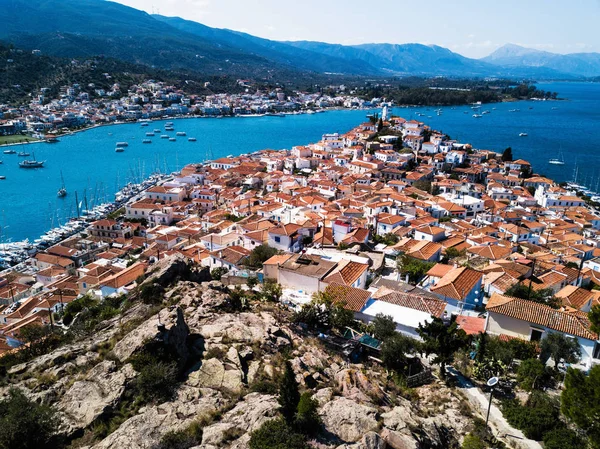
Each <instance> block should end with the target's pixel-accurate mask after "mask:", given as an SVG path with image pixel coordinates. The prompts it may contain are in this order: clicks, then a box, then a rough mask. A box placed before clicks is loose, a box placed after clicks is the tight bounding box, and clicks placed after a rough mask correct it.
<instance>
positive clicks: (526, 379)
mask: <svg viewBox="0 0 600 449" xmlns="http://www.w3.org/2000/svg"><path fill="white" fill-rule="evenodd" d="M546 380H547V376H546V367H545V366H544V364H543V363H542V362H541V361H540V360H539V359H528V360H524V361H523V362H522V363H521V365H519V368H518V369H517V382H518V383H519V386H520V387H521V388H523V389H524V390H527V391H532V390H535V389H539V388H541V387H542V386H543V385H544V384H545V383H546Z"/></svg>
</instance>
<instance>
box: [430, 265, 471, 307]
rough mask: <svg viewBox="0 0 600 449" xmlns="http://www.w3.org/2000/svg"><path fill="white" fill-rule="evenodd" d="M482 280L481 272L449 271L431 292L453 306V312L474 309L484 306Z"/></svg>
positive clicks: (466, 270) (464, 269) (467, 269)
mask: <svg viewBox="0 0 600 449" xmlns="http://www.w3.org/2000/svg"><path fill="white" fill-rule="evenodd" d="M482 280H483V274H482V273H481V272H479V271H476V270H473V269H471V268H467V267H458V268H454V269H452V270H450V271H448V272H447V273H446V274H445V275H444V276H442V278H441V279H440V280H439V281H438V282H437V283H436V284H435V285H434V286H433V287H431V288H430V290H431V292H432V293H435V294H436V295H437V296H438V297H439V298H440V299H443V300H444V301H446V302H447V303H448V304H449V305H451V306H452V307H451V308H450V310H451V311H452V312H456V311H459V310H462V309H463V308H466V309H473V308H475V307H476V306H480V305H482V304H483V288H482Z"/></svg>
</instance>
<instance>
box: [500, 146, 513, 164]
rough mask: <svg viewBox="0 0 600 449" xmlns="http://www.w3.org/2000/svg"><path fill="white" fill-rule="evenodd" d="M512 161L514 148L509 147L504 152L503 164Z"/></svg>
mask: <svg viewBox="0 0 600 449" xmlns="http://www.w3.org/2000/svg"><path fill="white" fill-rule="evenodd" d="M512 160H513V154H512V148H511V147H508V148H507V149H506V150H504V153H502V162H510V161H512Z"/></svg>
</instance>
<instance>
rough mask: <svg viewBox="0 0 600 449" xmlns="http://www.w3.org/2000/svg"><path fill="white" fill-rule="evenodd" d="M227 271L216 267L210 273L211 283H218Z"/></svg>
mask: <svg viewBox="0 0 600 449" xmlns="http://www.w3.org/2000/svg"><path fill="white" fill-rule="evenodd" d="M227 271H228V270H227V268H225V267H217V268H215V269H213V270H212V271H211V272H210V277H211V278H212V279H213V281H220V280H221V278H222V277H223V275H224V274H225V273H227Z"/></svg>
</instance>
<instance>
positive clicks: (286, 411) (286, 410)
mask: <svg viewBox="0 0 600 449" xmlns="http://www.w3.org/2000/svg"><path fill="white" fill-rule="evenodd" d="M278 400H279V405H280V406H281V408H280V411H281V414H282V415H283V417H284V418H285V419H286V421H287V422H289V423H291V422H292V421H293V420H294V417H295V414H296V411H297V409H298V403H299V402H300V392H299V391H298V382H296V375H295V374H294V370H293V369H292V365H291V363H290V362H289V361H286V362H285V371H284V372H283V377H282V378H281V382H280V384H279V398H278Z"/></svg>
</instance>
